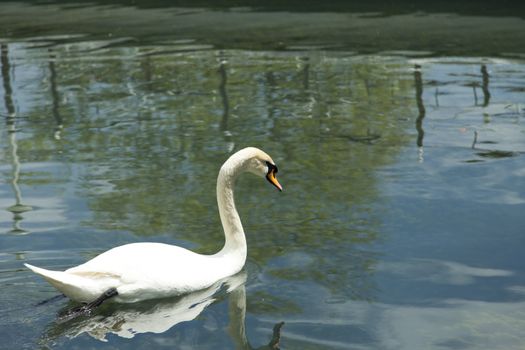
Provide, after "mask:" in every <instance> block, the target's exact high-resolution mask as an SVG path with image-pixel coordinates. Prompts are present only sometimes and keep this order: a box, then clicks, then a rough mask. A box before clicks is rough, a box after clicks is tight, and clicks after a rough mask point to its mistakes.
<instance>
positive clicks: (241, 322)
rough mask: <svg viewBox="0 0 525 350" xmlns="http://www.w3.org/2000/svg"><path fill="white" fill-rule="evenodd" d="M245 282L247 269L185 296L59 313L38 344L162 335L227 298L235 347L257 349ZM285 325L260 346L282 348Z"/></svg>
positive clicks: (275, 327)
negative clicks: (248, 322) (73, 314)
mask: <svg viewBox="0 0 525 350" xmlns="http://www.w3.org/2000/svg"><path fill="white" fill-rule="evenodd" d="M245 283H246V272H245V271H242V272H240V273H239V274H237V275H235V276H232V277H228V278H226V279H224V280H222V281H219V282H217V283H216V284H214V285H213V286H212V287H210V288H208V289H205V290H202V291H198V292H194V293H191V294H187V295H184V296H182V297H177V298H169V299H160V300H150V301H145V302H140V303H135V304H111V303H110V304H107V305H103V306H101V307H100V308H99V309H97V310H95V311H94V314H92V315H90V316H82V317H79V318H76V319H73V320H68V321H63V320H62V319H61V317H60V316H59V317H58V319H57V320H56V321H55V322H54V323H53V324H51V325H50V326H48V327H47V330H46V333H45V334H44V335H43V336H42V337H41V339H40V342H39V343H40V345H41V346H52V345H53V344H56V343H60V341H61V339H62V338H68V339H73V338H76V337H79V336H81V335H84V334H88V335H89V336H91V337H93V338H95V339H97V340H99V341H107V340H108V339H107V337H108V336H109V335H111V334H113V335H116V336H119V337H122V338H128V339H129V338H133V337H135V336H137V335H139V334H143V333H155V334H162V333H165V332H168V331H169V330H170V329H172V328H173V327H175V326H176V325H178V324H181V323H183V322H189V321H192V320H195V319H196V318H197V317H199V315H201V313H203V311H204V310H205V309H206V308H207V307H208V306H210V305H211V304H213V303H216V302H217V301H221V300H224V299H227V303H228V319H229V326H228V332H229V334H230V337H231V340H232V342H233V343H234V344H235V349H238V350H252V349H254V348H253V347H252V346H251V345H250V342H249V341H248V339H247V336H246V326H245V317H246V291H245ZM71 304H72V303H70V305H71ZM69 307H70V306H68V308H69ZM66 310H67V309H64V310H63V311H66ZM283 324H284V322H280V323H277V324H276V325H275V326H274V328H273V334H272V337H271V339H270V340H269V342H268V344H267V345H264V346H261V347H258V348H257V349H261V350H262V349H268V350H270V349H273V350H276V349H279V342H280V338H281V327H282V326H283ZM174 338H175V339H174V342H176V343H177V344H178V346H181V343H180V342H179V340H177V339H176V335H175V336H174Z"/></svg>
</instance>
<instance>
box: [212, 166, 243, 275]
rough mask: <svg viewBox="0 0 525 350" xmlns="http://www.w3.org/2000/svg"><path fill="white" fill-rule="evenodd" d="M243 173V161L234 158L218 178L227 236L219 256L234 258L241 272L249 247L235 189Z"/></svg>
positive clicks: (220, 209)
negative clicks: (237, 207) (236, 201)
mask: <svg viewBox="0 0 525 350" xmlns="http://www.w3.org/2000/svg"><path fill="white" fill-rule="evenodd" d="M242 172H243V162H242V160H240V159H236V158H233V157H232V158H230V159H229V160H228V161H227V162H226V163H224V165H223V166H222V168H221V170H220V172H219V176H218V178H217V203H218V205H219V214H220V216H221V222H222V228H223V229H224V236H225V243H224V247H223V248H222V250H221V251H220V252H219V253H218V254H220V255H223V256H224V255H226V256H229V257H231V258H234V259H235V261H236V262H238V263H239V264H240V266H239V270H240V268H242V266H243V265H244V262H245V261H246V251H247V247H246V237H245V235H244V230H243V228H242V223H241V219H240V217H239V213H237V209H236V208H235V201H234V196H233V187H234V185H235V181H236V179H237V177H238V176H239V174H240V173H242Z"/></svg>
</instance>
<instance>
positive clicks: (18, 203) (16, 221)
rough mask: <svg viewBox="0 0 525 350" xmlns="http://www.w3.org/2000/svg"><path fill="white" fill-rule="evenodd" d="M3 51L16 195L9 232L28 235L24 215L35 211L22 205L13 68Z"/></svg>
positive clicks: (8, 126) (1, 60)
mask: <svg viewBox="0 0 525 350" xmlns="http://www.w3.org/2000/svg"><path fill="white" fill-rule="evenodd" d="M0 50H1V59H0V62H1V71H2V81H3V87H4V103H5V109H6V111H7V115H6V118H5V119H6V126H7V131H8V138H9V146H10V149H11V152H10V153H11V162H12V180H11V187H12V189H13V193H14V195H15V204H13V205H11V206H9V207H8V208H7V210H8V211H10V212H11V213H13V228H12V229H11V230H10V231H9V233H11V234H17V235H20V234H26V233H27V231H26V230H24V229H23V228H22V227H21V222H22V220H23V219H24V216H23V213H25V212H28V211H31V210H33V208H32V207H31V206H29V205H25V204H23V203H22V191H21V190H20V186H19V184H18V182H19V180H20V168H21V164H20V158H19V156H18V143H17V140H16V133H17V130H16V110H15V104H14V102H13V89H12V87H11V77H10V71H11V66H10V64H9V48H8V45H6V44H1V45H0Z"/></svg>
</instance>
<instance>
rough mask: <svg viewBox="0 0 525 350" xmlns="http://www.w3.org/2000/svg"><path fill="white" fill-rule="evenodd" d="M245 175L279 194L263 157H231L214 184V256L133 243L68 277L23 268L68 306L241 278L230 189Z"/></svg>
mask: <svg viewBox="0 0 525 350" xmlns="http://www.w3.org/2000/svg"><path fill="white" fill-rule="evenodd" d="M243 172H251V173H254V174H256V175H260V176H262V177H266V178H267V179H268V180H269V181H270V182H271V183H272V184H273V185H275V186H276V187H277V188H278V189H279V190H282V188H281V185H280V184H279V182H277V179H276V178H275V173H276V172H277V167H276V166H275V164H274V162H273V160H272V159H271V158H270V157H269V156H268V155H267V154H266V153H264V152H263V151H261V150H259V149H257V148H253V147H249V148H245V149H242V150H240V151H238V152H237V153H235V154H233V155H232V156H231V157H230V158H229V159H228V160H227V161H226V162H225V163H224V165H223V166H222V167H221V170H220V172H219V176H218V178H217V202H218V206H219V213H220V217H221V222H222V226H223V229H224V235H225V243H224V247H223V248H222V249H221V250H220V251H219V252H218V253H216V254H213V255H203V254H197V253H194V252H192V251H190V250H187V249H185V248H182V247H177V246H173V245H169V244H162V243H131V244H126V245H123V246H119V247H116V248H113V249H110V250H108V251H106V252H104V253H102V254H100V255H98V256H97V257H95V258H93V259H91V260H89V261H87V262H86V263H84V264H82V265H79V266H75V267H72V268H70V269H68V270H66V271H51V270H46V269H42V268H39V267H36V266H32V265H29V264H25V265H26V266H27V267H28V268H29V269H31V270H32V271H33V272H35V273H37V274H39V275H41V276H42V277H44V278H45V279H46V280H47V281H48V282H49V283H50V284H51V285H53V286H54V287H55V288H56V289H58V290H59V291H61V292H62V293H64V294H65V295H66V296H67V297H69V298H70V299H72V300H75V301H80V302H90V301H93V300H95V299H97V298H98V297H100V296H101V295H102V294H103V293H105V292H106V291H108V290H109V289H116V291H117V292H118V295H116V297H115V298H114V300H115V301H117V302H125V303H126V302H136V301H140V300H146V299H154V298H162V297H167V296H173V295H180V294H185V293H188V292H192V291H196V290H200V289H203V288H207V287H209V286H211V285H213V284H214V283H215V282H217V281H218V280H221V279H223V278H225V277H228V276H231V275H234V274H236V273H237V272H239V271H240V270H241V269H242V267H243V266H244V263H245V261H246V253H247V246H246V237H245V235H244V230H243V228H242V224H241V220H240V218H239V214H238V213H237V210H236V208H235V202H234V196H233V186H234V184H235V180H236V179H237V177H238V176H239V175H240V174H241V173H243Z"/></svg>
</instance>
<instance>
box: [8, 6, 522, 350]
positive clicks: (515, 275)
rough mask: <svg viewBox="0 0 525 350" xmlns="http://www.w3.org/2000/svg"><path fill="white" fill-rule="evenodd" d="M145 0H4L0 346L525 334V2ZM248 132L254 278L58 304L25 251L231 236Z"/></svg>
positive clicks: (405, 342)
mask: <svg viewBox="0 0 525 350" xmlns="http://www.w3.org/2000/svg"><path fill="white" fill-rule="evenodd" d="M141 4H143V3H141V2H139V3H138V6H133V7H131V6H123V5H118V4H114V5H111V6H108V5H97V4H94V3H91V4H83V3H77V4H74V5H73V4H71V3H68V4H60V3H38V4H32V3H30V2H23V3H16V2H13V3H2V4H0V23H2V24H0V46H1V62H0V63H1V79H2V84H0V96H1V104H0V117H1V118H2V121H3V126H4V127H3V128H0V160H1V162H0V174H1V175H0V283H1V293H0V337H1V338H2V343H1V344H0V348H2V349H35V348H42V349H48V348H53V349H94V348H96V349H122V348H126V349H144V348H159V349H160V348H170V349H208V348H209V349H211V348H213V349H233V348H236V349H251V348H252V346H253V347H259V346H263V345H266V344H268V343H269V342H270V340H271V339H272V329H273V327H274V326H275V325H279V323H280V322H285V323H284V325H283V326H282V328H281V339H280V344H281V347H282V348H283V349H523V348H524V347H525V341H524V340H523V329H524V328H525V263H524V262H525V260H524V258H523V256H524V255H523V249H524V247H525V235H524V234H525V218H524V215H523V214H524V212H525V161H524V155H525V126H524V124H523V123H524V122H525V98H524V97H525V88H524V87H525V54H524V53H525V51H523V47H520V46H519V45H517V42H520V41H519V40H521V39H523V37H524V36H525V33H524V31H522V30H521V31H520V30H516V28H525V27H524V24H525V21H524V20H523V16H521V17H519V16H517V15H516V16H515V17H509V16H510V15H511V14H512V13H496V15H497V16H496V17H489V16H487V15H486V13H478V12H476V13H474V15H472V16H469V15H468V14H465V13H456V14H453V13H450V12H446V11H440V12H435V13H434V12H432V13H427V12H421V11H416V10H414V9H412V8H408V9H407V8H401V10H399V11H397V12H396V11H394V10H392V9H389V11H385V12H381V10H380V8H379V7H377V6H372V5H374V4H375V2H372V5H371V6H372V8H371V9H366V8H358V9H351V8H348V9H346V10H347V11H346V12H345V11H336V10H337V9H332V8H329V9H325V8H322V9H311V8H306V9H302V10H301V12H297V11H293V10H292V9H286V8H262V9H260V8H259V9H256V8H247V7H238V8H234V9H232V8H226V7H221V6H222V5H220V6H218V8H213V9H210V8H208V7H206V6H204V5H203V4H201V7H199V8H195V7H192V6H190V5H188V4H182V2H181V4H182V5H180V6H179V7H169V6H167V5H166V4H165V3H162V2H155V6H151V7H148V6H140V5H141ZM402 4H403V2H402V3H401V5H400V6H401V7H402ZM261 6H262V5H261ZM274 6H276V7H278V6H277V5H275V4H274ZM462 10H463V11H469V10H472V9H466V10H465V9H462ZM316 11H317V12H316ZM356 11H358V12H356ZM432 11H434V9H432ZM487 11H490V9H488V10H487ZM444 20H446V21H448V23H449V26H448V27H447V28H443V26H442V23H443V21H444ZM422 24H424V26H425V27H424V28H426V29H425V30H423V31H422V30H421V25H422ZM407 38H409V40H407ZM521 42H523V41H521ZM245 146H257V147H260V148H262V149H264V150H265V151H267V152H268V153H269V154H270V155H271V156H272V157H273V159H274V160H275V161H276V163H277V165H278V166H279V180H280V182H281V184H282V185H283V187H284V189H285V191H284V192H282V193H278V192H277V191H275V189H273V188H271V186H269V185H268V184H267V183H265V182H264V183H263V182H262V181H260V180H259V179H257V178H255V177H252V176H248V175H247V176H245V177H243V178H242V179H241V180H240V181H239V183H238V184H237V193H236V200H237V206H238V208H239V211H240V214H241V218H242V220H243V224H244V227H245V231H246V232H247V238H248V246H249V247H248V262H247V264H246V267H245V269H244V270H243V271H242V272H241V273H240V274H238V275H236V276H233V277H231V278H229V279H228V280H227V281H225V282H224V283H223V284H218V285H216V286H214V287H212V288H210V289H209V290H205V291H202V292H199V293H195V294H190V295H188V296H185V297H183V298H175V299H169V300H158V301H149V302H144V303H138V304H132V305H126V306H120V305H112V304H109V305H105V306H104V307H102V308H100V309H99V310H97V311H96V312H95V313H94V314H93V315H91V316H90V317H82V318H80V319H77V320H72V321H69V322H62V323H61V322H57V315H58V314H59V313H60V312H62V311H64V310H66V309H68V308H71V307H73V306H74V305H75V304H73V303H71V302H69V301H67V300H66V299H65V298H54V299H51V300H50V301H48V302H45V303H43V301H45V300H49V299H50V298H53V297H54V296H56V295H57V292H56V291H55V290H54V289H53V288H52V287H51V286H50V285H48V284H47V283H46V282H45V281H44V280H42V279H41V278H39V277H38V276H36V275H34V274H32V273H31V272H30V271H28V270H27V269H25V268H24V267H23V263H24V262H28V263H31V264H34V265H37V266H42V267H46V268H51V269H66V268H68V267H70V266H73V265H77V264H80V263H82V262H84V261H86V260H87V259H89V258H91V257H93V256H95V255H97V254H99V253H101V252H103V251H104V250H107V249H109V248H111V247H114V246H117V245H121V244H125V243H129V242H138V241H155V242H165V243H170V244H177V245H182V246H184V247H187V248H191V249H194V250H196V251H199V252H203V253H212V252H215V251H217V250H218V249H219V248H220V247H221V245H222V243H223V241H222V240H223V234H222V230H221V228H220V221H219V216H218V213H217V209H216V198H215V180H216V176H217V172H218V169H219V168H220V166H221V164H222V162H223V161H224V160H226V159H227V158H228V156H229V155H230V154H231V153H232V152H234V151H235V150H238V149H240V148H242V147H245Z"/></svg>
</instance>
